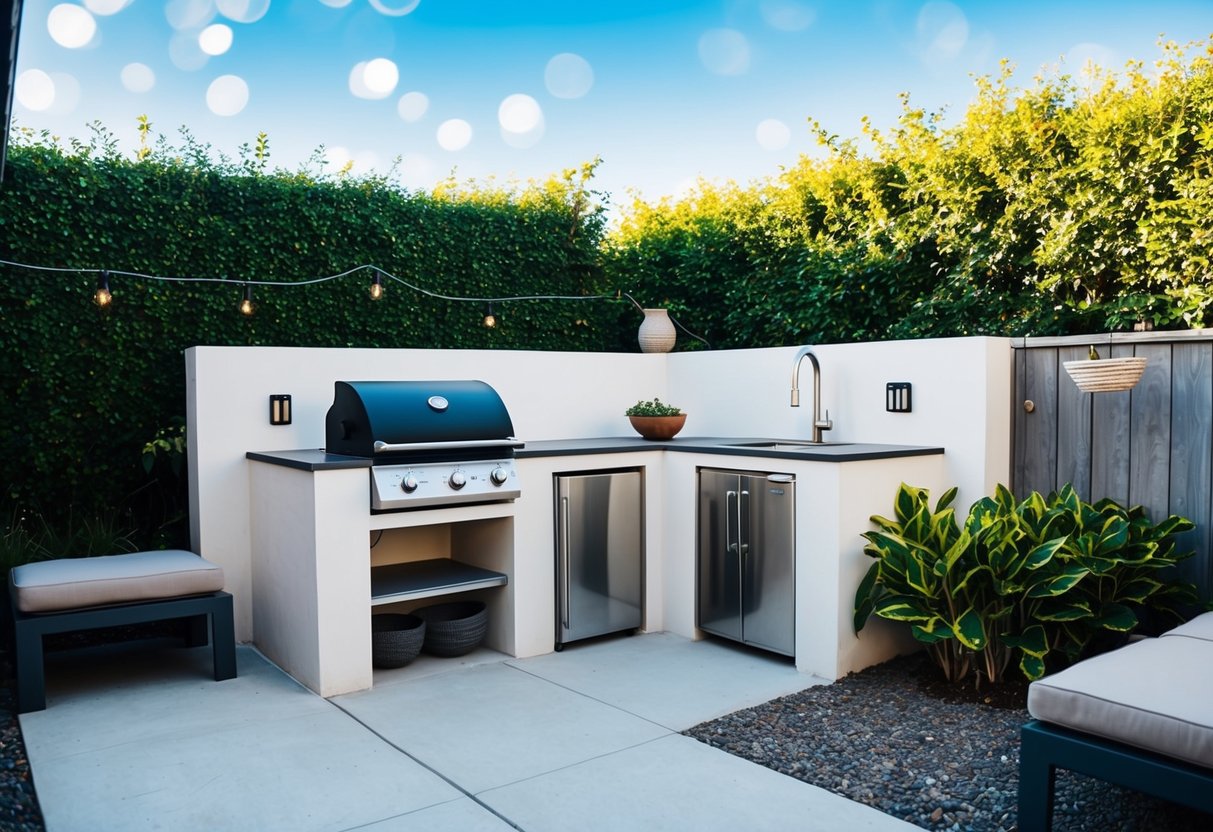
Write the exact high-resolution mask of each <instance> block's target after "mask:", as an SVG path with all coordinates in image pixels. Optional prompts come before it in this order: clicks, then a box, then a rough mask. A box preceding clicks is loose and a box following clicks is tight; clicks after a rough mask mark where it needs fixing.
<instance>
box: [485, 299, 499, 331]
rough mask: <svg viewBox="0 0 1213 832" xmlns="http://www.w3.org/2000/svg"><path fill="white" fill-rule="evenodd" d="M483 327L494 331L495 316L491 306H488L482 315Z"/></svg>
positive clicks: (495, 324)
mask: <svg viewBox="0 0 1213 832" xmlns="http://www.w3.org/2000/svg"><path fill="white" fill-rule="evenodd" d="M484 325H485V328H487V329H494V328H495V327H496V326H497V316H496V315H494V314H493V304H491V303H490V304H489V309H488V311H487V312H485V313H484Z"/></svg>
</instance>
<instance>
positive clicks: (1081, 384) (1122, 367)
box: [1062, 356, 1146, 393]
mask: <svg viewBox="0 0 1213 832" xmlns="http://www.w3.org/2000/svg"><path fill="white" fill-rule="evenodd" d="M1062 366H1064V367H1065V368H1066V372H1067V373H1069V374H1070V378H1072V379H1074V383H1075V384H1077V385H1078V389H1079V390H1081V391H1083V392H1084V393H1116V392H1120V391H1123V390H1130V389H1132V388H1133V386H1134V385H1135V384H1137V382H1138V381H1140V380H1141V374H1142V373H1143V372H1144V371H1145V369H1146V359H1145V358H1144V357H1138V356H1132V357H1128V358H1097V359H1095V360H1094V361H1091V360H1089V359H1085V358H1084V359H1081V360H1079V361H1066V362H1064V363H1063V365H1062Z"/></svg>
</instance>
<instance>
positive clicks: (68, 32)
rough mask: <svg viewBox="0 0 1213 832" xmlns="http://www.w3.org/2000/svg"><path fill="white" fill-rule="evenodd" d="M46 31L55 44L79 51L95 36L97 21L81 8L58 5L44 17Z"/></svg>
mask: <svg viewBox="0 0 1213 832" xmlns="http://www.w3.org/2000/svg"><path fill="white" fill-rule="evenodd" d="M46 29H47V31H48V32H50V35H51V40H53V41H54V42H55V43H57V44H59V45H60V46H62V47H64V48H65V49H79V48H80V47H82V46H88V45H89V42H91V41H92V39H93V36H94V35H96V34H97V20H96V19H95V18H94V17H93V16H92V15H91V14H89V11H88V9H86V8H84V7H83V6H76V5H73V4H71V3H60V4H59V5H58V6H55V7H54V8H53V9H51V11H50V14H48V15H47V16H46Z"/></svg>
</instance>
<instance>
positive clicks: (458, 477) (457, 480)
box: [446, 471, 467, 491]
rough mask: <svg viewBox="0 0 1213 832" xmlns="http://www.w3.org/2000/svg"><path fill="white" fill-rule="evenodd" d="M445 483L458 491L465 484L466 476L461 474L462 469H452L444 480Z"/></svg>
mask: <svg viewBox="0 0 1213 832" xmlns="http://www.w3.org/2000/svg"><path fill="white" fill-rule="evenodd" d="M446 484H447V485H449V486H450V487H451V488H453V489H455V490H456V491H458V490H459V489H461V488H463V487H464V486H465V485H467V477H465V476H464V475H463V472H462V471H452V472H451V476H450V477H449V478H448V479H447V481H446Z"/></svg>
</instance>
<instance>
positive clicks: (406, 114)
mask: <svg viewBox="0 0 1213 832" xmlns="http://www.w3.org/2000/svg"><path fill="white" fill-rule="evenodd" d="M429 108H430V99H429V98H428V97H427V96H426V94H425V93H423V92H417V91H413V92H406V93H405V94H404V95H402V96H400V100H399V101H398V102H396V112H397V113H399V114H400V117H401V118H402V119H404V120H405V121H420V120H421V117H422V116H424V115H425V113H426V111H427V110H429Z"/></svg>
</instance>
